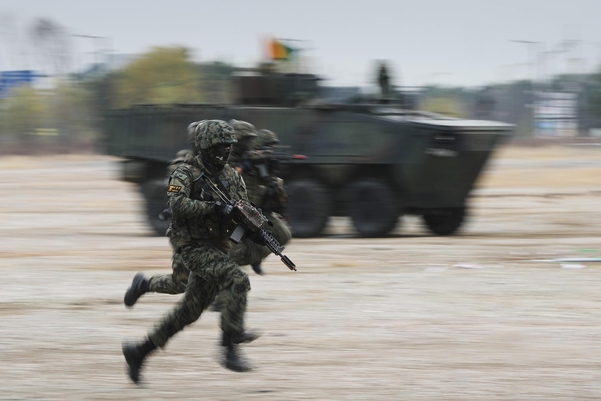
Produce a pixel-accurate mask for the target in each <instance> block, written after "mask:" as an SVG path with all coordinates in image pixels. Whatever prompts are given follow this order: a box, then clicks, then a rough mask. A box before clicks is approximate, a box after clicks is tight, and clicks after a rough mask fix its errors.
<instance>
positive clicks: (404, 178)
mask: <svg viewBox="0 0 601 401" xmlns="http://www.w3.org/2000/svg"><path fill="white" fill-rule="evenodd" d="M290 75H293V76H283V77H279V78H281V79H280V80H279V81H278V80H273V79H270V78H269V77H264V76H242V77H239V82H238V87H239V88H240V90H239V97H238V101H237V103H238V104H235V105H216V104H178V105H172V106H165V105H162V106H159V105H141V106H137V107H133V108H130V109H121V110H110V111H108V112H107V113H106V118H105V124H104V131H105V138H106V151H107V153H108V154H110V155H114V156H118V157H120V158H122V178H123V179H124V180H126V181H129V182H132V183H135V184H137V185H139V188H140V191H141V193H142V194H143V196H144V198H145V199H146V214H147V217H148V220H149V222H150V224H151V226H152V227H153V228H154V230H155V231H156V232H157V233H159V234H164V232H165V229H166V227H167V224H168V223H167V222H163V221H160V220H159V219H158V215H159V213H160V212H161V211H162V210H163V208H164V207H165V204H166V196H165V186H166V177H165V174H166V167H167V165H168V163H169V161H170V160H172V159H173V158H174V156H175V154H176V153H177V151H179V150H180V149H185V148H188V147H189V145H188V143H187V141H186V140H187V137H186V127H187V125H188V124H189V123H191V122H192V121H197V120H202V119H222V120H226V121H227V120H230V119H238V120H244V121H248V122H250V123H252V124H254V125H255V126H256V127H257V128H266V129H269V130H272V131H274V132H276V133H277V134H278V136H279V138H280V140H281V145H282V147H283V150H285V151H286V152H288V154H289V155H290V158H289V159H288V161H287V162H286V166H285V170H286V171H287V173H286V175H285V177H284V179H285V182H286V186H287V188H288V192H289V199H290V204H289V212H288V215H287V216H286V217H287V219H288V222H289V223H290V226H291V228H292V232H293V235H294V236H295V237H314V236H319V235H320V234H322V233H323V232H324V229H325V228H326V226H327V224H328V220H329V217H330V216H349V217H350V218H351V220H352V222H353V225H354V227H355V229H356V231H357V232H358V233H359V235H361V236H365V237H377V236H383V235H386V234H388V233H390V232H391V231H392V230H394V229H395V227H397V225H398V223H399V221H400V217H401V216H403V215H419V216H421V218H422V219H423V222H424V225H425V227H426V228H427V229H428V230H429V231H430V232H432V233H435V234H438V235H449V234H453V233H455V232H456V231H457V230H458V229H459V228H460V227H461V225H462V223H463V222H464V221H465V218H466V216H467V214H468V207H469V205H468V199H469V194H470V191H471V190H472V188H473V186H474V183H475V182H476V179H477V178H478V175H479V174H480V172H481V171H482V169H483V168H484V166H485V164H486V162H487V160H488V159H489V158H490V156H491V154H492V152H493V151H494V149H495V148H496V147H497V146H498V145H499V144H500V143H501V142H502V141H503V140H504V139H505V138H507V137H508V136H509V135H510V134H511V132H512V128H513V126H511V125H509V124H504V123H500V122H493V121H476V120H463V119H456V118H450V117H445V116H442V115H437V114H432V113H427V112H420V111H412V110H406V109H404V108H402V107H401V105H399V104H397V103H395V102H390V101H386V102H376V101H373V102H366V101H360V100H359V101H355V102H353V103H340V102H337V103H332V102H327V101H320V100H319V86H318V80H317V79H315V77H314V76H311V75H306V74H305V75H303V74H290ZM307 99H312V101H307Z"/></svg>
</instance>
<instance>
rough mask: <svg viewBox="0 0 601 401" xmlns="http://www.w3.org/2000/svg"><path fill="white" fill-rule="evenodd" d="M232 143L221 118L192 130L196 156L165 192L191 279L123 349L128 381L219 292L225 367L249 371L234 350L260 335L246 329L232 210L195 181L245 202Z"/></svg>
mask: <svg viewBox="0 0 601 401" xmlns="http://www.w3.org/2000/svg"><path fill="white" fill-rule="evenodd" d="M235 142H236V139H235V137H234V130H233V129H232V127H231V126H230V125H229V124H227V123H226V122H224V121H221V120H207V121H204V122H202V123H201V124H199V125H198V127H197V128H196V132H195V138H194V143H193V145H194V153H195V155H194V157H193V158H192V159H191V160H189V163H182V164H181V165H180V166H178V167H177V169H176V170H175V171H174V172H173V174H171V177H170V179H169V188H168V190H167V194H168V199H169V206H170V207H171V209H172V211H173V218H172V223H171V225H170V230H171V235H172V236H174V238H176V244H177V246H178V248H179V250H180V252H181V256H182V260H183V261H184V264H185V266H186V267H187V268H188V270H189V271H190V276H189V279H188V285H187V287H186V292H185V295H184V297H183V298H182V300H181V301H180V303H179V304H178V306H176V307H175V308H174V309H173V310H172V311H171V312H170V313H168V314H167V315H166V316H165V317H164V318H163V319H162V321H161V322H159V323H158V324H157V325H156V326H155V328H154V329H153V330H151V331H150V332H149V333H148V337H147V338H146V340H145V341H143V342H140V343H138V344H131V343H125V344H124V345H123V355H124V356H125V360H126V361H127V364H128V366H129V377H130V378H131V380H132V381H133V382H135V383H137V382H138V381H139V378H140V376H139V375H140V370H141V368H142V365H143V363H144V360H145V358H146V357H147V356H148V355H149V354H150V353H151V352H153V351H154V350H155V349H156V348H157V347H158V348H163V347H164V346H165V344H166V343H167V342H168V341H169V339H170V338H171V337H173V336H174V335H175V334H176V333H178V332H179V331H181V330H183V329H184V328H185V326H187V325H189V324H191V323H193V322H194V321H196V320H197V319H198V318H199V317H200V315H201V313H202V312H203V311H204V310H205V309H206V308H207V307H208V306H209V304H210V302H211V300H212V299H213V298H214V297H215V295H216V294H217V292H218V291H220V290H222V291H224V292H225V294H226V296H225V308H224V309H223V311H222V313H221V330H222V332H223V334H222V341H221V345H222V346H223V347H224V361H223V363H224V365H225V367H226V368H228V369H231V370H235V371H247V370H249V369H250V367H249V366H248V364H247V363H246V362H245V361H244V360H243V359H242V358H241V357H240V356H239V350H238V348H237V346H238V344H240V343H242V342H250V341H253V340H255V339H256V338H257V337H258V336H257V335H256V334H255V333H252V332H246V331H245V328H244V313H245V311H246V294H247V292H248V291H249V290H250V281H249V279H248V275H247V274H246V273H245V272H244V270H242V269H241V268H240V267H239V266H238V265H237V264H236V263H235V262H234V260H233V259H231V258H230V257H229V256H228V253H229V250H230V248H231V242H230V240H229V236H230V235H231V233H232V231H233V230H234V228H235V222H234V221H233V220H232V216H231V212H232V208H231V206H230V205H228V204H223V203H221V202H219V201H215V200H214V193H213V190H212V189H211V188H210V187H208V186H207V185H206V184H204V182H203V181H202V180H200V181H198V180H197V178H198V177H199V175H200V174H201V173H203V172H204V173H205V174H207V175H208V176H209V177H212V179H213V180H214V181H215V182H216V183H217V184H218V185H219V186H220V187H222V188H223V190H225V192H228V193H229V195H230V197H231V198H232V199H244V200H248V198H247V194H246V186H245V184H244V181H243V180H242V178H241V177H240V175H239V174H238V173H237V172H236V171H235V170H234V169H232V168H231V167H230V166H229V165H228V164H227V161H228V158H229V154H230V152H231V145H232V144H233V143H235ZM257 241H259V240H257Z"/></svg>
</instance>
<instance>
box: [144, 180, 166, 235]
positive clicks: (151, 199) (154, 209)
mask: <svg viewBox="0 0 601 401" xmlns="http://www.w3.org/2000/svg"><path fill="white" fill-rule="evenodd" d="M140 189H141V191H142V195H144V198H145V199H146V205H145V211H146V218H147V219H148V223H150V227H151V228H152V229H153V231H154V232H155V233H156V234H157V235H161V236H163V235H165V232H166V231H167V228H168V227H169V223H170V220H165V221H162V220H160V219H159V214H160V213H161V212H162V211H163V210H164V209H165V207H166V206H167V188H166V186H165V180H161V179H157V180H151V181H146V182H145V183H143V184H142V185H141V188H140Z"/></svg>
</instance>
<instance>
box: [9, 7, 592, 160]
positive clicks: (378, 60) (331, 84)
mask: <svg viewBox="0 0 601 401" xmlns="http://www.w3.org/2000/svg"><path fill="white" fill-rule="evenodd" d="M600 14H601V3H599V2H598V1H594V0H592V1H587V0H576V1H567V0H553V1H538V0H531V1H526V2H524V1H517V0H508V1H503V2H490V1H487V2H482V1H475V0H459V1H454V2H447V1H435V0H429V1H420V2H415V1H382V0H375V1H369V2H367V1H352V2H346V1H338V0H335V1H327V2H321V1H312V0H309V1H303V2H300V1H298V2H296V1H294V2H276V1H267V0H259V1H253V2H245V1H234V0H226V1H220V2H193V1H184V0H174V1H170V2H155V3H153V4H152V5H150V3H147V2H144V1H126V2H123V1H113V0H108V1H103V2H96V1H83V2H75V1H69V0H55V1H52V2H48V1H42V0H39V1H37V0H19V1H13V0H4V1H3V2H2V3H1V4H0V153H1V154H27V153H39V152H48V153H64V152H98V153H103V135H102V130H101V121H102V116H103V113H104V111H105V110H107V109H114V108H125V107H128V106H132V105H137V104H157V103H158V104H174V103H218V104H235V103H237V102H239V101H240V96H239V95H240V94H239V89H238V88H237V87H236V85H235V82H236V78H237V77H239V76H241V75H243V74H247V73H248V72H249V71H254V72H256V71H270V72H273V71H275V72H278V73H302V74H315V76H316V77H318V78H319V79H320V80H319V82H318V83H319V92H317V93H314V94H312V95H311V96H307V98H306V99H301V100H303V101H308V100H311V99H309V98H315V97H329V98H330V99H335V100H336V101H337V102H353V101H357V99H365V98H366V97H369V96H372V95H374V94H375V93H378V91H379V90H380V86H381V85H380V84H381V82H379V81H378V73H379V68H380V67H381V66H382V65H385V66H386V68H387V74H388V77H389V85H390V98H391V99H394V101H396V102H399V103H401V104H402V106H403V107H405V108H409V109H422V110H428V111H434V112H438V113H442V114H446V115H449V116H454V117H463V118H476V119H486V120H496V121H503V122H507V123H511V124H515V125H516V130H515V133H516V138H518V139H532V138H547V139H548V138H564V139H565V138H578V139H580V140H582V139H584V138H595V137H597V138H599V137H600V136H601V119H600V117H601V75H600V74H599V67H600V62H601V41H600V39H599V38H600V37H601V25H599V24H598V18H597V16H598V15H600Z"/></svg>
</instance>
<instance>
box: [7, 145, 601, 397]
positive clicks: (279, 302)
mask: <svg viewBox="0 0 601 401" xmlns="http://www.w3.org/2000/svg"><path fill="white" fill-rule="evenodd" d="M0 184H1V185H2V196H1V197H0V217H1V219H2V225H1V226H0V227H1V229H0V272H1V274H0V288H1V289H0V399H2V400H5V399H6V400H38V399H44V400H115V399H119V400H163V399H165V400H182V399H204V400H401V399H402V400H546V401H547V400H599V399H601V369H600V367H601V341H600V338H601V294H600V288H601V262H598V261H595V260H596V259H599V260H601V147H598V146H597V147H595V146H589V147H580V146H562V147H544V148H517V147H505V148H503V149H501V151H500V152H499V153H498V154H497V155H496V157H495V158H494V159H493V160H492V161H491V163H490V164H489V166H488V168H487V170H486V172H485V173H484V174H483V175H482V177H481V179H480V181H479V183H478V186H477V188H476V189H475V190H474V193H473V195H474V196H473V198H472V199H471V202H470V204H471V207H472V209H471V219H470V220H469V222H468V223H467V224H466V225H465V226H464V229H463V231H462V232H461V234H460V235H457V236H452V237H437V236H432V235H429V234H427V232H426V231H425V230H424V229H423V228H422V226H421V223H420V221H419V219H418V218H417V217H412V216H409V217H405V218H403V219H402V224H401V225H399V228H398V230H397V231H396V233H395V235H393V236H391V237H388V238H383V239H361V238H357V237H356V236H355V235H354V233H353V231H352V228H351V227H350V225H349V223H348V221H347V220H346V219H343V218H339V219H335V220H333V221H332V222H331V225H330V229H329V234H328V235H327V236H325V237H323V238H317V239H304V240H301V239H294V240H293V241H292V242H291V243H290V244H289V246H288V247H287V249H286V252H285V253H286V254H287V255H288V256H289V257H290V258H291V259H292V260H293V261H294V262H295V263H296V264H297V266H298V272H296V273H293V272H290V271H288V269H287V268H286V267H285V266H284V265H283V264H282V263H281V262H280V261H279V260H278V259H277V258H275V257H270V258H269V259H268V260H267V261H266V262H265V265H264V266H265V270H266V271H267V274H266V275H265V276H263V277H259V276H257V275H254V274H253V273H252V272H251V271H250V270H249V275H250V277H251V283H252V287H253V289H252V291H251V292H250V293H249V311H248V326H249V327H251V328H253V327H256V328H259V329H261V330H262V332H263V333H264V335H263V337H262V338H260V339H259V340H258V341H255V342H254V343H252V344H250V345H247V346H245V347H244V350H243V351H244V353H245V355H246V356H247V357H248V358H249V360H251V361H252V363H253V365H254V366H255V367H256V369H255V370H254V371H252V372H249V373H243V374H241V373H234V372H230V371H228V370H225V369H223V368H222V367H221V366H220V364H219V358H218V357H219V354H218V347H217V341H218V337H219V328H218V315H217V314H216V313H214V312H206V313H204V314H203V316H202V317H201V319H200V320H199V321H198V322H196V323H195V324H193V325H191V326H190V327H189V328H187V329H186V330H185V331H184V332H182V333H180V334H178V335H177V336H176V337H175V338H174V339H173V340H172V341H171V342H170V343H169V344H168V346H167V348H166V350H165V351H161V352H157V353H156V354H155V355H153V356H152V357H151V358H150V359H149V361H148V364H147V365H146V368H145V371H144V378H145V383H144V385H143V386H142V387H138V386H135V385H133V384H131V383H130V382H129V380H128V379H127V377H126V374H125V363H124V360H123V356H122V354H121V349H120V344H121V341H122V339H124V338H130V339H136V338H141V337H142V336H143V335H144V334H145V332H146V330H147V329H148V328H150V327H151V326H152V325H153V323H154V322H155V321H157V319H158V318H159V317H160V316H162V315H163V314H164V313H165V312H166V311H167V310H169V309H170V308H171V307H172V305H173V304H174V303H175V302H177V299H178V297H177V296H170V295H159V294H149V295H145V296H144V297H143V298H141V299H140V301H139V303H138V304H137V305H136V306H135V308H133V309H131V310H129V309H126V308H125V307H124V306H123V303H122V299H123V293H124V291H125V289H126V288H127V286H128V285H129V283H130V280H131V278H132V277H133V275H134V274H135V273H136V272H137V271H144V272H145V273H147V274H149V275H152V274H156V273H160V272H167V271H168V270H169V268H170V248H169V245H168V242H167V240H166V238H161V237H154V236H152V234H151V231H150V229H149V228H148V227H147V225H146V223H145V221H144V218H143V215H142V213H141V211H140V208H141V206H142V204H141V198H140V196H139V195H138V194H137V192H136V191H135V188H134V187H133V186H132V185H130V184H127V183H124V182H120V181H119V180H118V170H117V160H116V159H113V158H110V157H104V156H61V157H29V158H27V157H3V158H0ZM565 258H569V259H572V258H575V259H576V261H574V260H568V261H565V260H564V261H561V260H557V259H565Z"/></svg>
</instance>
